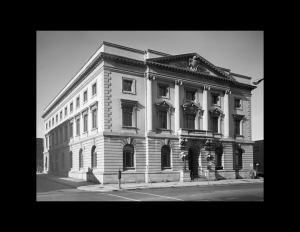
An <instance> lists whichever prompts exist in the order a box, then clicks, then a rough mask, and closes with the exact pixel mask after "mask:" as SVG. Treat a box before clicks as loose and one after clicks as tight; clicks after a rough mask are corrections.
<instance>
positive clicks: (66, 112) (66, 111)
mask: <svg viewBox="0 0 300 232" xmlns="http://www.w3.org/2000/svg"><path fill="white" fill-rule="evenodd" d="M67 114H68V110H67V107H66V108H65V117H66V116H67Z"/></svg>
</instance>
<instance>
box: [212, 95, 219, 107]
mask: <svg viewBox="0 0 300 232" xmlns="http://www.w3.org/2000/svg"><path fill="white" fill-rule="evenodd" d="M211 104H212V105H217V106H221V105H220V94H218V93H211Z"/></svg>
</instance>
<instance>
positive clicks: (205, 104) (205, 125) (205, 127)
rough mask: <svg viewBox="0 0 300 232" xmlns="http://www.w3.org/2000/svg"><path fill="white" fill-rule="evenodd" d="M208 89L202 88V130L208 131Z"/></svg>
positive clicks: (206, 87)
mask: <svg viewBox="0 0 300 232" xmlns="http://www.w3.org/2000/svg"><path fill="white" fill-rule="evenodd" d="M209 90H210V87H208V86H204V87H203V110H204V112H203V130H208V102H207V101H208V97H207V95H208V91H209Z"/></svg>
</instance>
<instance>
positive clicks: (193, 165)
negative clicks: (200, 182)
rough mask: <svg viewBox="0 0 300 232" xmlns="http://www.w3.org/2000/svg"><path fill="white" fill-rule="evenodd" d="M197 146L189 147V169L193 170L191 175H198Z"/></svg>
mask: <svg viewBox="0 0 300 232" xmlns="http://www.w3.org/2000/svg"><path fill="white" fill-rule="evenodd" d="M197 154H198V152H197V148H196V147H192V148H190V149H189V157H188V158H189V170H190V171H191V172H193V175H196V176H197V175H198V166H199V161H198V158H199V155H197Z"/></svg>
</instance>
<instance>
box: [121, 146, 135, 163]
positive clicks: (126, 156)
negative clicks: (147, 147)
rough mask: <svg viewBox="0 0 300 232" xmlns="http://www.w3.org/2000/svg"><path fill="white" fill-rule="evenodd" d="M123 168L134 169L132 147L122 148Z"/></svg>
mask: <svg viewBox="0 0 300 232" xmlns="http://www.w3.org/2000/svg"><path fill="white" fill-rule="evenodd" d="M123 166H124V168H133V167H134V149H133V146H132V145H129V144H127V145H125V146H124V148H123Z"/></svg>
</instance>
